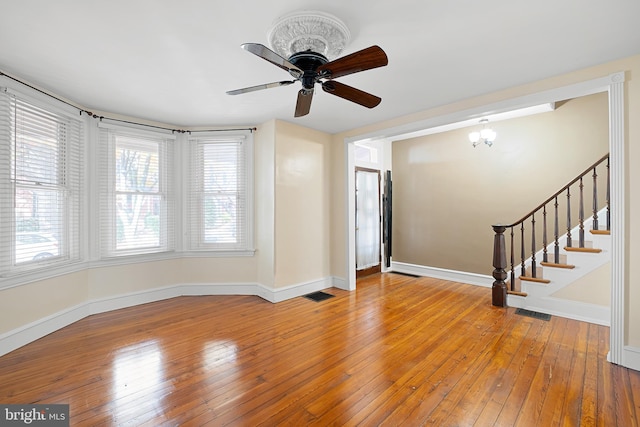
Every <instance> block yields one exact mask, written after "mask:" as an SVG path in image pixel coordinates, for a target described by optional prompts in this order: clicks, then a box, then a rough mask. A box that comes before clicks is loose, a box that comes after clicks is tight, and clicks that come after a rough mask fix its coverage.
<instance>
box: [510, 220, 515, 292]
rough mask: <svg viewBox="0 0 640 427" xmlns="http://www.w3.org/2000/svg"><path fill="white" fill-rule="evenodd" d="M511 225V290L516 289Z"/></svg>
mask: <svg viewBox="0 0 640 427" xmlns="http://www.w3.org/2000/svg"><path fill="white" fill-rule="evenodd" d="M513 243H514V241H513V227H511V290H512V291H515V290H516V269H515V264H514V262H515V257H514V255H515V253H514V245H513Z"/></svg>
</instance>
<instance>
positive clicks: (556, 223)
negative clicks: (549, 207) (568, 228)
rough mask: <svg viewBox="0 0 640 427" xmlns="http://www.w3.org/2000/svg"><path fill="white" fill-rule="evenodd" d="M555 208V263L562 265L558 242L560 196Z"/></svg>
mask: <svg viewBox="0 0 640 427" xmlns="http://www.w3.org/2000/svg"><path fill="white" fill-rule="evenodd" d="M553 206H554V207H555V218H554V223H553V262H554V263H556V264H560V242H559V241H558V238H559V236H558V234H559V233H560V226H559V225H558V196H556V198H555V202H554V204H553Z"/></svg>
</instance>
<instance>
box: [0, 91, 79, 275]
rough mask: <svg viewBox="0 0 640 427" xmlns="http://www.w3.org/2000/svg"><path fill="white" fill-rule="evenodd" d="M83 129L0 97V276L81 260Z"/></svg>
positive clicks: (59, 116)
mask: <svg viewBox="0 0 640 427" xmlns="http://www.w3.org/2000/svg"><path fill="white" fill-rule="evenodd" d="M83 151H84V150H83V124H82V122H81V121H80V120H78V119H74V118H71V117H70V116H68V115H66V114H64V113H62V112H60V111H58V110H57V109H56V108H54V107H50V108H49V107H47V106H43V105H35V103H34V102H31V101H28V100H25V99H22V97H21V96H19V95H13V94H11V93H10V92H8V91H6V90H3V91H2V92H0V275H1V276H3V277H6V276H10V275H12V274H15V273H20V272H24V271H30V270H36V269H43V268H50V266H51V265H62V264H68V263H71V262H76V261H78V260H80V258H81V253H80V251H81V242H80V230H81V218H82V207H83V187H82V175H83Z"/></svg>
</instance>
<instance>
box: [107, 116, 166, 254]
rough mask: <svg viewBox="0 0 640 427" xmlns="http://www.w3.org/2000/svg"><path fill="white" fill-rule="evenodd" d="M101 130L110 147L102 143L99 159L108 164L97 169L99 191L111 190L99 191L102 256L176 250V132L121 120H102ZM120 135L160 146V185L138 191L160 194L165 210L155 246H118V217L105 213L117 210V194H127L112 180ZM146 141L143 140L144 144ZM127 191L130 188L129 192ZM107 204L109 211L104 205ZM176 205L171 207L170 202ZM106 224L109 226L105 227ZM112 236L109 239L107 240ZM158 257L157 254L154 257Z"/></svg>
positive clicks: (160, 252)
mask: <svg viewBox="0 0 640 427" xmlns="http://www.w3.org/2000/svg"><path fill="white" fill-rule="evenodd" d="M97 128H98V132H97V135H96V140H97V141H98V144H99V145H100V144H102V143H106V144H107V146H106V147H102V146H100V147H99V149H98V153H97V156H96V159H97V160H98V163H100V162H101V161H105V162H106V166H102V167H99V168H98V173H97V180H98V184H97V188H96V189H97V190H98V192H99V193H101V192H100V190H101V189H103V188H105V189H107V191H106V192H105V193H104V194H99V195H98V197H97V200H96V204H97V206H98V209H99V211H100V212H101V213H100V214H99V215H98V216H99V219H98V228H99V231H98V233H97V237H98V240H99V242H100V243H99V245H98V247H97V251H98V255H97V256H98V259H102V260H106V259H114V258H124V257H143V258H146V257H153V256H154V255H158V254H167V253H173V252H175V251H176V250H177V248H176V240H177V239H176V234H177V228H178V227H177V224H176V221H177V216H176V211H177V208H176V206H175V201H176V199H178V197H177V194H176V190H175V189H176V188H177V187H176V185H175V182H174V181H175V179H176V178H175V175H176V174H175V163H176V158H175V154H174V153H175V150H174V145H175V142H176V136H175V135H174V134H173V133H170V132H169V131H163V130H147V129H142V128H141V127H140V126H134V125H132V126H122V125H119V124H113V123H105V122H102V121H100V122H98V125H97ZM118 137H128V138H133V139H135V138H140V139H143V140H147V141H148V142H149V143H151V144H157V146H158V157H159V158H158V163H159V164H158V167H159V179H160V188H159V190H158V192H157V193H146V192H145V193H136V194H141V195H154V196H160V200H161V209H162V210H163V211H164V212H165V214H164V215H163V216H162V218H161V219H160V220H161V227H160V236H159V243H160V244H159V245H158V246H153V247H144V248H132V249H117V246H116V242H115V237H116V232H115V225H114V223H115V218H114V217H113V215H109V218H105V217H104V215H107V214H109V213H110V214H115V198H116V197H117V196H118V194H124V193H123V192H121V191H118V190H117V188H116V186H115V182H114V181H113V182H112V181H110V180H111V179H112V178H114V175H113V173H112V169H113V168H115V158H114V157H113V156H112V154H113V152H115V149H116V146H117V138H118ZM145 143H146V141H145V142H143V145H144V144H145ZM125 193H127V192H125ZM105 204H106V206H107V209H106V210H107V212H106V213H105V212H104V210H103V209H102V208H103V207H104V206H105ZM171 204H173V205H174V206H173V207H171V206H170V205H171ZM105 228H106V230H105ZM107 239H108V241H106V240H107ZM151 259H157V258H151Z"/></svg>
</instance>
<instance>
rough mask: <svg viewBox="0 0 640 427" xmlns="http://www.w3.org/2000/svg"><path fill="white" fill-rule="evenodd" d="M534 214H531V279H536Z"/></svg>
mask: <svg viewBox="0 0 640 427" xmlns="http://www.w3.org/2000/svg"><path fill="white" fill-rule="evenodd" d="M536 270H537V264H536V214H535V212H534V213H532V214H531V277H533V278H534V279H535V278H536V274H537V273H536Z"/></svg>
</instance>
